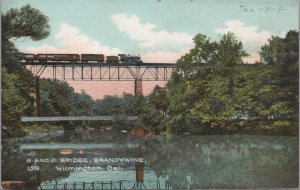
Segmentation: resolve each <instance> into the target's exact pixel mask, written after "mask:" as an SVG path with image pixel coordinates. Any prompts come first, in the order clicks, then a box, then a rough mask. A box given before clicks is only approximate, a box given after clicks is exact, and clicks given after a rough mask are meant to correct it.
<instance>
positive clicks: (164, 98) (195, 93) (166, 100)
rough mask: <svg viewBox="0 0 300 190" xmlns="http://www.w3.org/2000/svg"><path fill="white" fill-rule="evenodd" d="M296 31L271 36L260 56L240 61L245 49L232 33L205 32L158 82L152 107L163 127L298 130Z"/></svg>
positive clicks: (171, 130) (212, 130) (191, 130)
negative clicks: (216, 38) (161, 83)
mask: <svg viewBox="0 0 300 190" xmlns="http://www.w3.org/2000/svg"><path fill="white" fill-rule="evenodd" d="M298 36H299V33H298V32H296V31H289V32H288V33H287V34H286V36H285V37H284V38H280V37H277V36H272V37H271V38H270V39H269V40H268V44H266V45H264V46H263V47H262V48H261V51H260V56H261V62H257V63H256V64H244V63H243V60H242V59H243V58H244V57H245V56H247V53H246V52H245V51H244V50H243V47H242V43H241V42H239V41H238V40H237V39H236V37H235V36H234V34H232V33H227V34H225V35H224V36H222V37H221V39H220V41H219V42H215V41H211V40H210V39H209V38H208V37H206V36H205V35H201V34H199V35H197V36H195V38H194V43H195V47H194V48H193V49H191V50H190V52H189V53H187V54H186V55H184V56H183V57H182V58H181V59H180V60H179V61H178V62H177V64H176V69H175V72H174V73H173V76H172V79H171V80H170V82H169V83H168V84H167V86H166V88H157V89H156V90H155V91H154V92H153V93H152V94H151V95H150V97H151V96H153V97H155V98H154V99H155V101H158V102H156V103H155V105H156V106H155V107H156V109H157V110H158V111H159V113H160V116H161V117H162V118H163V122H162V123H161V125H160V128H163V130H164V131H166V132H167V133H191V134H233V133H235V134H236V133H239V134H278V135H296V134H298V115H299V107H298V105H299V96H298V94H299V79H298V77H299V74H298V68H299V65H298V60H299V54H298V52H299V47H298V43H299V37H298ZM155 101H154V102H155Z"/></svg>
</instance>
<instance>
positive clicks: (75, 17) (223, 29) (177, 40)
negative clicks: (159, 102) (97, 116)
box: [1, 0, 299, 99]
mask: <svg viewBox="0 0 300 190" xmlns="http://www.w3.org/2000/svg"><path fill="white" fill-rule="evenodd" d="M26 4H30V5H31V6H32V7H34V8H37V9H39V10H40V11H41V12H42V13H43V14H45V15H46V16H48V18H49V24H50V27H51V33H50V35H49V36H48V37H47V38H46V39H43V40H40V41H31V40H25V41H24V40H22V39H19V40H17V41H16V42H15V43H16V45H17V47H18V48H19V49H20V50H21V51H22V52H28V53H78V54H81V53H101V54H105V55H116V54H118V53H129V54H140V55H141V58H142V60H143V61H144V62H168V63H175V62H176V60H178V59H179V58H180V57H181V56H182V55H184V54H185V53H187V52H188V51H189V49H191V48H193V37H194V36H195V35H196V34H199V33H201V34H205V35H207V36H208V37H210V38H211V39H212V40H215V41H218V40H220V37H221V36H222V35H223V34H224V33H227V32H228V31H230V32H233V33H235V35H236V37H237V39H238V40H240V41H241V42H242V43H243V46H244V49H245V50H246V51H247V52H248V53H249V54H250V56H249V57H247V58H245V59H244V61H245V63H254V62H255V61H259V55H258V53H257V52H258V51H259V50H260V47H261V46H262V45H264V44H266V43H267V39H268V38H270V37H271V36H272V35H276V36H281V37H284V35H285V34H286V32H287V31H289V30H298V28H299V20H298V18H299V12H298V8H299V7H298V1H297V0H2V6H1V7H2V10H1V11H2V12H6V11H7V10H9V9H10V8H20V7H22V6H24V5H26ZM69 83H70V84H71V85H72V86H73V87H74V88H75V90H76V91H77V92H80V90H82V89H84V90H85V91H86V92H87V93H89V94H90V95H91V96H92V97H93V98H94V99H97V98H103V97H104V96H105V95H119V96H121V95H122V94H123V92H127V93H133V91H134V89H133V87H134V83H133V82H69ZM156 84H158V85H160V86H164V85H165V84H166V82H143V87H144V89H143V92H144V94H145V95H147V94H149V93H150V92H151V91H152V89H153V87H154V86H155V85H156Z"/></svg>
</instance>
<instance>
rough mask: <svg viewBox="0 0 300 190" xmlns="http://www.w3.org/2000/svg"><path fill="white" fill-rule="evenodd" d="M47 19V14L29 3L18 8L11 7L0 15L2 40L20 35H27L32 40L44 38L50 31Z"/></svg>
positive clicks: (19, 36)
mask: <svg viewBox="0 0 300 190" xmlns="http://www.w3.org/2000/svg"><path fill="white" fill-rule="evenodd" d="M48 21H49V20H48V17H47V16H45V15H43V14H42V13H41V12H40V11H39V10H37V9H35V8H33V7H31V6H30V5H26V6H23V7H21V8H20V9H18V8H12V9H10V10H9V11H7V12H6V13H5V14H2V15H1V23H2V26H1V29H2V33H1V34H2V40H3V41H8V40H10V39H12V38H15V39H17V38H22V37H25V38H27V37H29V38H30V39H32V40H34V41H37V40H41V39H44V38H46V37H47V36H48V35H49V33H50V26H49V24H48Z"/></svg>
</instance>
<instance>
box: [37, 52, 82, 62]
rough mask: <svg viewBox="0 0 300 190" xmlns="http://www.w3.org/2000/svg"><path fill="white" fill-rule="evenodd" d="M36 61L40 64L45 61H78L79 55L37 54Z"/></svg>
mask: <svg viewBox="0 0 300 190" xmlns="http://www.w3.org/2000/svg"><path fill="white" fill-rule="evenodd" d="M36 59H37V60H38V61H40V62H47V61H74V62H77V61H80V55H79V54H37V55H36Z"/></svg>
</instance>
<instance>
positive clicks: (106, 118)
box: [21, 116, 138, 122]
mask: <svg viewBox="0 0 300 190" xmlns="http://www.w3.org/2000/svg"><path fill="white" fill-rule="evenodd" d="M113 118H114V117H113V116H65V117H63V116H58V117H22V118H21V121H22V122H44V121H112V120H113ZM137 119H138V117H137V116H127V120H129V121H133V120H137Z"/></svg>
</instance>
